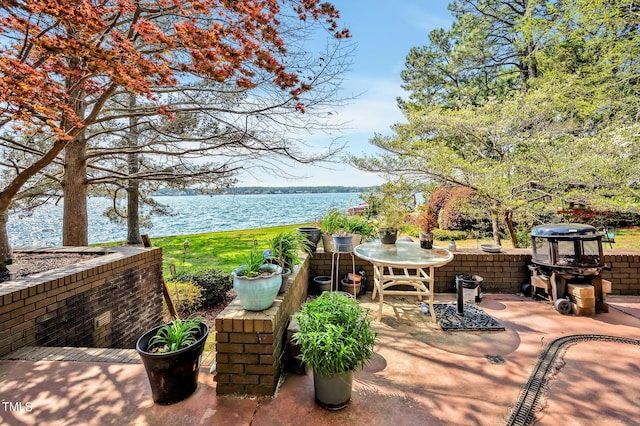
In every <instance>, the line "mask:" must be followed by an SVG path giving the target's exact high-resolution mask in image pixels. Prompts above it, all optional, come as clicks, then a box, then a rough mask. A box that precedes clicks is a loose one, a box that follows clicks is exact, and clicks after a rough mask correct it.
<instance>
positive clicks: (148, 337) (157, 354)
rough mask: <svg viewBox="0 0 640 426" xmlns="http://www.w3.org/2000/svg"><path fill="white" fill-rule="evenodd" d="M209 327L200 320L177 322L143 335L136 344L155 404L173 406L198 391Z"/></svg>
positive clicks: (174, 321) (153, 329) (176, 320)
mask: <svg viewBox="0 0 640 426" xmlns="http://www.w3.org/2000/svg"><path fill="white" fill-rule="evenodd" d="M208 335H209V326H208V325H207V324H206V323H205V322H204V321H203V320H202V319H201V318H193V319H190V320H185V321H182V320H180V319H178V318H176V319H175V320H173V321H172V322H170V323H169V324H165V325H161V326H158V327H155V328H152V329H151V330H149V331H147V332H146V333H144V334H143V335H142V336H141V337H140V338H139V339H138V341H137V342H136V350H137V351H138V354H139V355H140V358H141V359H142V363H143V364H144V368H145V370H146V372H147V377H148V378H149V384H150V385H151V393H152V395H153V401H154V402H155V403H157V404H163V405H166V404H173V403H175V402H178V401H182V400H183V399H185V398H187V397H189V396H190V395H191V394H193V393H194V392H195V390H196V388H197V387H198V372H199V368H200V359H201V355H202V351H203V350H204V344H205V342H206V340H207V336H208Z"/></svg>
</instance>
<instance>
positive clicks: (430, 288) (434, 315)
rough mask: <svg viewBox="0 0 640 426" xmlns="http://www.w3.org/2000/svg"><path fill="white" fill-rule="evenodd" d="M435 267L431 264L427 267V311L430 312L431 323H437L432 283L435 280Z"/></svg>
mask: <svg viewBox="0 0 640 426" xmlns="http://www.w3.org/2000/svg"><path fill="white" fill-rule="evenodd" d="M434 274H435V268H434V267H433V266H431V267H429V278H430V280H429V312H431V321H433V323H434V324H435V323H437V322H438V320H437V319H436V310H435V309H434V308H433V283H434V281H435V277H434Z"/></svg>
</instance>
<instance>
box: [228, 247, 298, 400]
mask: <svg viewBox="0 0 640 426" xmlns="http://www.w3.org/2000/svg"><path fill="white" fill-rule="evenodd" d="M309 264H310V262H309V259H308V258H303V262H302V265H299V266H296V268H295V271H294V273H293V274H292V276H291V277H290V278H289V280H290V281H291V285H290V287H289V289H288V290H287V291H286V293H284V294H283V295H278V297H277V298H276V301H275V302H274V303H273V305H272V306H271V307H270V308H269V309H266V310H264V311H260V312H252V311H245V310H244V309H243V308H242V305H241V304H240V301H239V300H238V299H237V298H236V299H235V300H234V301H233V302H232V303H231V304H230V305H229V306H227V307H226V308H225V309H224V310H223V311H222V312H221V313H220V314H218V316H217V317H216V324H215V328H216V376H215V380H216V382H217V384H216V393H217V394H219V395H224V394H241V395H245V394H248V395H273V394H274V392H275V389H276V386H277V384H278V380H279V379H280V372H281V371H282V361H283V360H282V354H283V349H284V347H285V345H286V341H285V340H286V338H285V337H286V331H287V325H288V324H289V320H290V318H291V315H293V314H294V313H295V312H297V311H298V310H300V306H301V305H302V303H303V302H304V301H305V300H306V299H307V289H308V285H307V284H308V281H309Z"/></svg>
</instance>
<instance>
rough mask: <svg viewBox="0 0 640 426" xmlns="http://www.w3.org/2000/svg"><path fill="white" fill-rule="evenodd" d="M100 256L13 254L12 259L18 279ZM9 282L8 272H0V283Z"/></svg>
mask: <svg viewBox="0 0 640 426" xmlns="http://www.w3.org/2000/svg"><path fill="white" fill-rule="evenodd" d="M98 256H100V255H99V254H79V253H15V254H14V256H13V258H14V259H15V260H16V262H17V263H18V264H19V265H20V270H19V271H18V274H17V275H18V277H26V276H27V275H31V274H37V273H39V272H45V271H48V270H50V269H56V268H62V267H64V266H68V265H73V264H74V263H78V262H82V261H83V260H89V259H93V258H96V257H98ZM3 281H9V272H8V271H0V282H3Z"/></svg>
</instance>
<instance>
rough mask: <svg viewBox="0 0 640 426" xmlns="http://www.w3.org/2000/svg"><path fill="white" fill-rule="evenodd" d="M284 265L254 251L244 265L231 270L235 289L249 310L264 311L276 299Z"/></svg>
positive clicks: (243, 305)
mask: <svg viewBox="0 0 640 426" xmlns="http://www.w3.org/2000/svg"><path fill="white" fill-rule="evenodd" d="M281 274H282V267H280V265H275V264H272V263H269V260H268V259H266V258H265V257H264V255H263V254H262V253H258V252H256V251H252V252H251V253H250V254H249V257H248V258H247V260H246V262H245V264H244V265H242V266H240V267H238V268H236V269H234V270H233V271H232V272H231V275H232V276H233V289H234V290H235V292H236V294H237V295H238V299H240V303H241V304H242V307H243V308H244V309H246V310H247V311H263V310H265V309H268V308H269V307H270V306H271V305H272V304H273V301H274V300H276V296H277V295H278V291H279V290H280V286H281V285H282V277H281Z"/></svg>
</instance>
